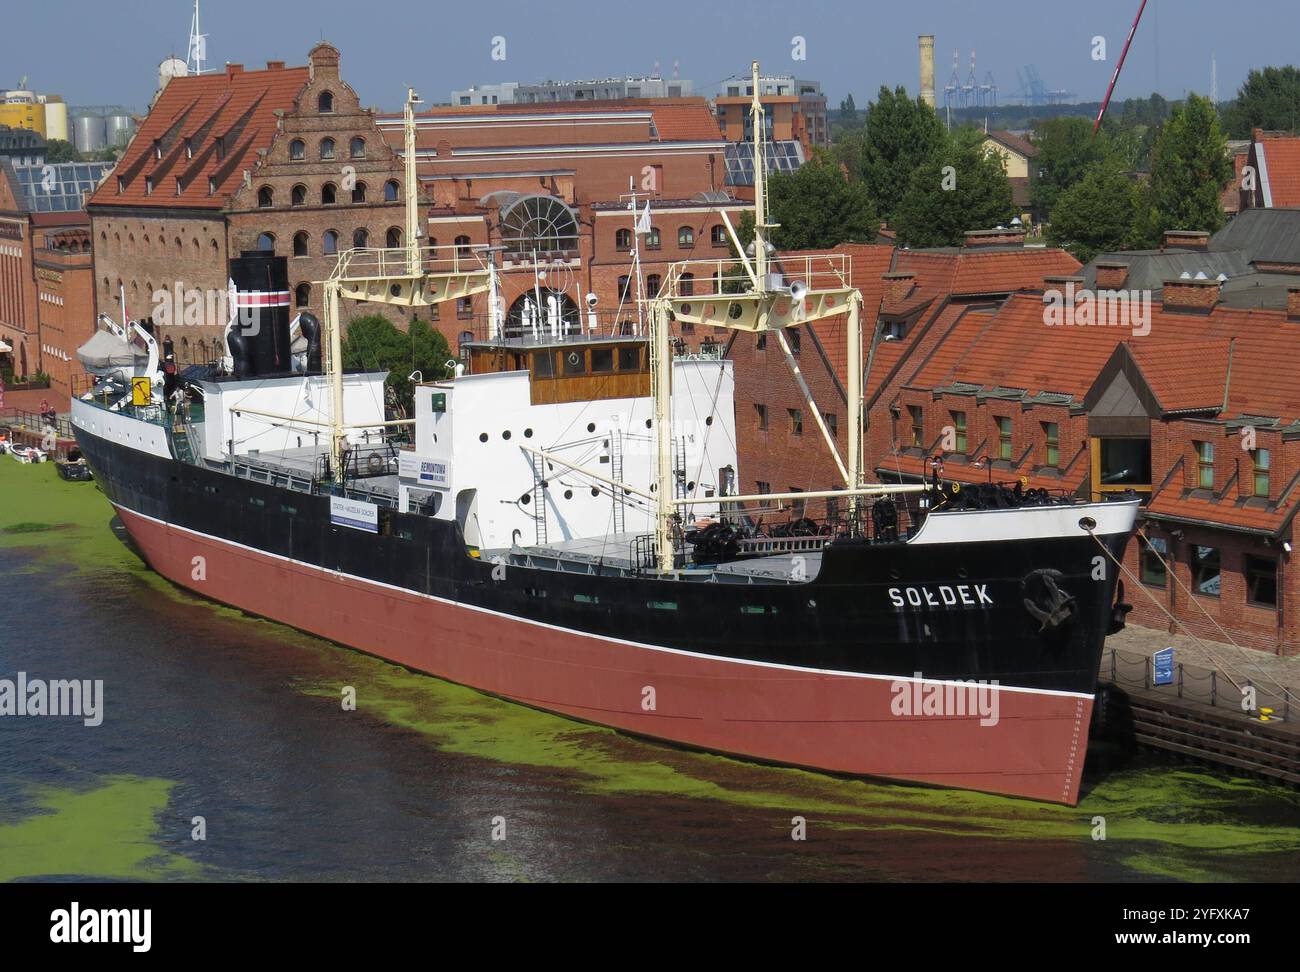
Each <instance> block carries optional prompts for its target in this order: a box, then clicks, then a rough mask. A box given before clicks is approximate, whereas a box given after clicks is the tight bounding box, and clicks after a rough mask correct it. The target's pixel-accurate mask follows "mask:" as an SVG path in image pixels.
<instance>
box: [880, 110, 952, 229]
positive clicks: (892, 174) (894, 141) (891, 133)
mask: <svg viewBox="0 0 1300 972" xmlns="http://www.w3.org/2000/svg"><path fill="white" fill-rule="evenodd" d="M946 135H947V133H946V132H945V131H944V127H943V122H941V121H939V116H938V115H936V114H935V113H934V109H933V108H931V107H930V106H929V105H927V104H926V103H925V102H924V101H922V100H921V99H920V98H916V99H912V98H909V97H908V96H907V89H906V88H904V87H902V86H901V85H900V86H899V87H897V88H895V89H894V90H893V91H890V90H889V89H888V88H886V87H883V86H882V87H881V89H880V94H879V96H878V97H877V98H876V100H875V101H874V102H873V103H871V104H870V105H868V106H867V119H866V136H865V138H864V140H863V144H862V163H861V165H862V168H861V172H862V181H863V183H865V185H866V187H867V192H868V194H869V195H870V197H871V198H872V199H873V200H875V202H876V207H877V209H878V210H879V213H880V217H881V218H882V219H886V220H888V221H890V222H891V223H892V222H893V219H894V214H895V211H896V210H897V208H898V205H899V201H900V200H901V199H902V198H903V193H904V192H905V191H906V189H907V186H908V184H909V182H910V180H911V178H912V176H913V174H914V173H915V172H916V171H917V169H919V168H921V167H922V166H924V165H926V164H927V163H930V162H932V161H933V160H934V158H935V155H936V154H937V153H938V152H939V151H940V149H941V148H942V147H943V145H944V142H945V140H946Z"/></svg>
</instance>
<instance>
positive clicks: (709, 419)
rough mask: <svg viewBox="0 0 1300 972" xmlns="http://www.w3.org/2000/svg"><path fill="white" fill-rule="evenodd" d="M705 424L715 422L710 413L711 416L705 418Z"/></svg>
mask: <svg viewBox="0 0 1300 972" xmlns="http://www.w3.org/2000/svg"><path fill="white" fill-rule="evenodd" d="M704 424H705V425H712V424H713V416H712V415H710V416H708V417H706V418H705V419H704Z"/></svg>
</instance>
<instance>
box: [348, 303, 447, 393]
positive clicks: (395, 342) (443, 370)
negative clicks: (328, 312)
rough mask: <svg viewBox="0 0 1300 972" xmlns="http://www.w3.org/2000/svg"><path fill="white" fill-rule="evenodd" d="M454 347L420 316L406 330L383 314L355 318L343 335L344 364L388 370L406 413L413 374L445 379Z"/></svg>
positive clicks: (391, 383)
mask: <svg viewBox="0 0 1300 972" xmlns="http://www.w3.org/2000/svg"><path fill="white" fill-rule="evenodd" d="M450 357H451V350H450V348H449V347H448V346H447V339H446V338H444V337H443V336H442V334H440V333H439V332H438V331H436V330H435V329H434V328H433V327H432V326H431V325H430V324H429V322H428V321H426V320H423V319H421V318H419V317H417V318H415V319H413V320H412V321H411V324H410V327H409V328H408V329H407V330H406V332H403V331H401V330H399V329H398V328H397V326H396V325H394V324H393V322H392V321H390V320H389V319H388V318H387V317H384V316H383V315H382V314H366V315H364V316H362V317H357V318H354V319H353V320H352V321H351V322H350V323H349V324H348V326H347V333H346V334H345V335H344V337H343V367H344V368H355V369H366V370H371V371H376V370H378V371H387V372H388V378H387V380H386V381H385V385H387V386H388V387H389V388H390V389H392V391H393V394H394V395H395V396H396V399H397V402H398V403H399V404H400V405H401V407H402V408H403V409H405V412H406V414H407V415H409V414H411V410H412V407H413V404H414V400H415V387H414V385H413V384H412V382H411V379H410V375H411V374H412V373H414V372H416V371H419V372H420V373H421V375H422V376H423V378H424V380H425V381H430V380H432V379H436V378H445V377H446V376H447V373H448V369H447V361H448V359H449V358H450Z"/></svg>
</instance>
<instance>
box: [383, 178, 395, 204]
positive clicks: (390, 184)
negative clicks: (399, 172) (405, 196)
mask: <svg viewBox="0 0 1300 972" xmlns="http://www.w3.org/2000/svg"><path fill="white" fill-rule="evenodd" d="M384 202H397V180H396V179H389V180H388V181H387V182H385V183H384Z"/></svg>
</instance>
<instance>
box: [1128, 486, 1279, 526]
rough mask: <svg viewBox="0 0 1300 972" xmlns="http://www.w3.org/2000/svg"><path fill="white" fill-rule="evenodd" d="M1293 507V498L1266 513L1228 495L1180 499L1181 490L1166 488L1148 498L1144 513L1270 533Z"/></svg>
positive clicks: (1258, 507) (1260, 508)
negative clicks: (1214, 498)
mask: <svg viewBox="0 0 1300 972" xmlns="http://www.w3.org/2000/svg"><path fill="white" fill-rule="evenodd" d="M1234 492H1235V490H1234ZM1294 505H1295V498H1294V497H1293V498H1292V499H1291V500H1290V502H1287V503H1279V504H1277V506H1276V507H1274V508H1273V509H1271V510H1269V509H1266V508H1264V507H1262V506H1256V505H1251V506H1245V505H1243V504H1241V503H1239V502H1237V501H1236V500H1234V499H1233V498H1232V497H1231V496H1226V497H1224V498H1223V499H1221V500H1212V499H1201V498H1199V497H1195V496H1184V495H1182V491H1180V490H1178V489H1176V488H1173V487H1170V488H1166V489H1165V490H1163V491H1162V492H1161V493H1159V494H1158V495H1157V496H1155V497H1153V498H1152V500H1151V502H1150V503H1149V504H1147V507H1146V512H1147V513H1148V514H1150V515H1154V516H1171V517H1176V518H1177V519H1180V520H1191V521H1194V522H1196V523H1211V524H1222V525H1225V526H1231V527H1236V528H1237V529H1240V530H1254V531H1262V532H1264V533H1269V534H1273V533H1276V532H1277V531H1278V528H1279V527H1281V526H1282V524H1283V523H1284V522H1285V521H1286V519H1287V517H1288V516H1289V515H1290V513H1291V509H1292V507H1293V506H1294Z"/></svg>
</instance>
